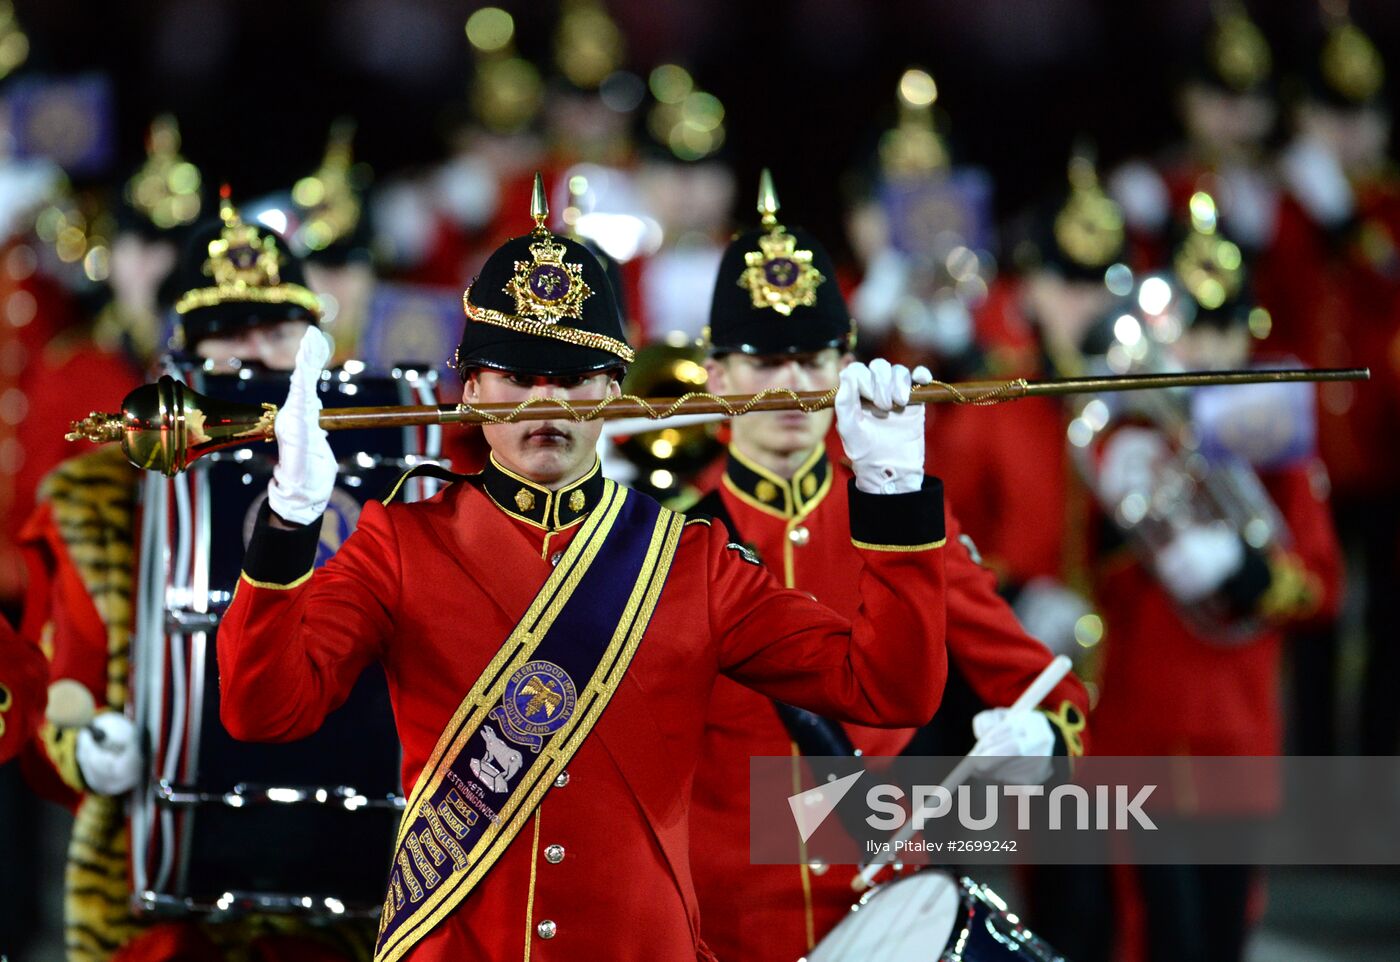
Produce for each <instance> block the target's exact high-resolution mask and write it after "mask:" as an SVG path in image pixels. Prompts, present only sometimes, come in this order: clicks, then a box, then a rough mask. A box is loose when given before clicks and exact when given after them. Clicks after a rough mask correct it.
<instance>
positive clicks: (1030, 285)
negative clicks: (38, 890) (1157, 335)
mask: <svg viewBox="0 0 1400 962" xmlns="http://www.w3.org/2000/svg"><path fill="white" fill-rule="evenodd" d="M1025 298H1026V309H1027V312H1028V313H1029V314H1030V316H1031V319H1032V320H1033V321H1034V322H1035V323H1036V324H1037V325H1038V326H1039V327H1040V330H1041V334H1042V335H1043V336H1044V338H1045V342H1046V345H1047V346H1048V347H1049V348H1050V349H1051V350H1052V351H1055V352H1066V351H1068V352H1072V353H1078V352H1079V351H1080V349H1081V345H1082V344H1083V343H1084V335H1085V334H1086V333H1088V330H1089V327H1090V325H1092V324H1093V323H1094V321H1095V320H1097V319H1098V318H1099V317H1101V316H1102V315H1103V314H1104V312H1106V311H1107V310H1108V309H1109V307H1111V306H1112V304H1113V294H1112V292H1111V291H1109V289H1108V288H1107V287H1106V286H1105V285H1104V284H1102V283H1098V282H1094V281H1081V280H1069V279H1068V278H1065V277H1061V276H1060V275H1059V274H1056V273H1054V272H1052V271H1036V272H1034V273H1033V274H1031V275H1030V276H1028V277H1027V278H1026V285H1025Z"/></svg>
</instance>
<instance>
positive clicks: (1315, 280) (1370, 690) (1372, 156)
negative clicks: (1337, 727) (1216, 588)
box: [1258, 4, 1400, 755]
mask: <svg viewBox="0 0 1400 962" xmlns="http://www.w3.org/2000/svg"><path fill="white" fill-rule="evenodd" d="M1324 9H1325V10H1327V11H1329V12H1328V13H1326V14H1325V15H1324V17H1323V23H1322V24H1321V25H1320V29H1319V31H1318V33H1317V35H1316V37H1315V42H1314V44H1313V45H1312V47H1311V48H1310V50H1309V56H1308V61H1307V63H1306V70H1305V75H1304V78H1303V81H1302V83H1301V85H1300V87H1301V93H1300V98H1299V100H1298V102H1297V104H1296V106H1295V108H1294V111H1293V127H1294V138H1293V140H1292V142H1291V143H1290V144H1289V146H1288V147H1287V148H1286V149H1285V150H1284V151H1283V153H1282V155H1281V157H1280V159H1279V168H1280V170H1281V172H1282V175H1283V180H1284V182H1285V184H1286V185H1287V188H1288V197H1287V201H1286V203H1285V205H1284V207H1283V210H1282V214H1281V218H1280V230H1279V238H1278V242H1277V244H1276V245H1275V248H1274V249H1273V250H1272V251H1271V252H1270V253H1269V256H1268V257H1266V258H1264V259H1263V260H1262V261H1261V263H1260V265H1259V271H1258V289H1259V297H1260V299H1261V301H1262V302H1263V303H1264V304H1265V306H1267V307H1268V308H1269V310H1270V313H1271V314H1272V316H1273V331H1272V334H1271V335H1270V337H1269V340H1268V342H1267V344H1268V346H1269V347H1270V348H1271V349H1272V350H1274V351H1277V352H1286V353H1290V354H1293V355H1295V356H1297V357H1298V358H1300V359H1301V360H1303V361H1304V362H1305V363H1307V364H1310V365H1316V366H1320V367H1352V366H1369V367H1370V368H1371V374H1372V380H1371V382H1370V383H1368V384H1365V385H1352V384H1324V385H1319V390H1318V397H1319V400H1320V405H1319V417H1320V422H1321V423H1320V429H1319V441H1320V446H1321V453H1322V457H1323V459H1324V461H1325V462H1326V464H1327V469H1328V473H1329V475H1330V477H1331V481H1332V485H1333V499H1334V504H1335V507H1336V512H1337V520H1338V524H1339V526H1340V527H1341V529H1342V533H1343V536H1344V538H1345V540H1346V541H1347V543H1348V552H1347V553H1348V557H1353V558H1356V559H1357V568H1356V571H1355V575H1356V576H1357V581H1358V582H1360V581H1363V580H1364V583H1365V584H1366V585H1367V590H1366V591H1365V594H1364V596H1365V598H1366V602H1365V609H1364V610H1365V614H1364V629H1365V635H1366V648H1367V651H1366V663H1367V664H1366V670H1365V671H1364V673H1363V677H1364V678H1365V682H1364V688H1363V695H1362V708H1361V737H1360V745H1359V750H1360V751H1361V752H1363V753H1364V754H1376V755H1389V754H1391V753H1393V752H1394V751H1395V749H1396V739H1397V737H1400V703H1397V701H1396V699H1395V698H1394V697H1392V696H1391V694H1390V693H1391V692H1393V691H1394V690H1395V686H1396V685H1397V684H1400V649H1397V647H1396V646H1395V645H1394V644H1393V641H1392V639H1393V636H1394V630H1395V625H1396V624H1397V623H1400V591H1397V590H1396V589H1397V586H1400V570H1397V562H1396V559H1397V546H1398V545H1400V505H1397V504H1396V499H1395V496H1394V495H1395V491H1396V489H1397V486H1400V454H1398V453H1397V451H1396V447H1395V444H1394V443H1393V439H1394V437H1395V435H1396V432H1397V431H1400V177H1397V175H1396V171H1395V167H1394V164H1393V162H1392V161H1391V160H1390V158H1389V156H1388V153H1387V151H1388V147H1389V144H1390V139H1391V103H1392V102H1391V100H1390V98H1389V97H1388V95H1387V92H1386V72H1385V63H1384V61H1383V59H1382V57H1381V53H1380V51H1379V50H1378V49H1377V47H1376V45H1375V44H1374V43H1373V42H1372V41H1371V39H1370V38H1369V37H1368V36H1367V35H1366V34H1365V33H1364V32H1363V31H1362V29H1361V28H1360V27H1359V26H1358V25H1357V24H1356V23H1355V22H1354V21H1352V20H1350V19H1348V18H1347V17H1346V16H1345V15H1344V14H1343V13H1342V12H1341V11H1342V10H1344V7H1340V8H1339V6H1338V5H1337V4H1324ZM1316 641H1317V643H1316V644H1314V645H1311V646H1309V647H1305V648H1303V649H1301V650H1300V651H1299V657H1300V659H1302V660H1301V661H1300V665H1299V669H1300V670H1299V671H1298V673H1297V677H1298V679H1299V682H1300V684H1302V685H1303V686H1304V689H1303V690H1302V691H1301V692H1300V693H1299V694H1300V701H1299V708H1300V710H1301V711H1302V712H1303V713H1305V715H1306V718H1307V720H1308V724H1307V725H1306V727H1305V729H1304V731H1303V733H1302V734H1303V738H1304V741H1303V742H1302V745H1303V747H1304V748H1305V749H1307V750H1308V752H1309V753H1310V754H1311V753H1327V752H1332V751H1336V750H1337V747H1338V746H1337V743H1336V740H1335V737H1334V736H1333V735H1331V734H1330V732H1331V728H1332V726H1333V724H1334V723H1333V721H1332V719H1333V718H1334V717H1335V708H1336V694H1335V686H1336V680H1337V674H1338V668H1337V654H1336V649H1335V641H1324V640H1322V639H1317V640H1316ZM1316 735H1321V736H1322V737H1314V736H1316Z"/></svg>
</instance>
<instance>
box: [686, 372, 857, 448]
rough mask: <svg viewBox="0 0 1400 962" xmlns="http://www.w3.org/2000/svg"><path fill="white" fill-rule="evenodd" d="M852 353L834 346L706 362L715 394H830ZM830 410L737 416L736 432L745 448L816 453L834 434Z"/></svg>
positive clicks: (738, 440) (734, 433) (740, 446)
mask: <svg viewBox="0 0 1400 962" xmlns="http://www.w3.org/2000/svg"><path fill="white" fill-rule="evenodd" d="M848 363H850V355H849V354H843V353H842V352H841V351H840V349H838V348H834V347H829V348H826V349H825V350H822V351H816V352H814V353H809V354H764V355H748V354H729V355H726V356H725V357H723V358H711V359H710V360H708V361H706V362H705V370H706V371H707V372H708V373H709V375H710V379H709V384H708V387H707V389H708V390H709V391H711V392H713V393H715V394H757V393H758V392H759V391H765V390H767V389H769V388H788V389H789V390H792V391H829V390H831V389H832V388H834V387H836V384H837V381H838V380H839V379H840V376H841V369H842V368H843V367H845V366H846V365H847V364H848ZM833 416H834V415H833V412H832V410H831V409H830V408H827V409H826V410H823V411H817V412H815V413H813V414H803V413H802V412H801V411H763V412H759V413H755V414H746V415H744V416H743V417H741V418H735V419H734V422H733V426H732V428H731V430H732V431H733V437H734V443H735V444H736V445H738V446H739V448H740V450H743V451H746V452H750V453H766V454H772V455H775V456H779V457H787V456H790V455H796V454H801V453H804V452H807V451H810V450H812V449H813V448H814V447H816V446H817V445H818V444H820V443H821V442H822V440H823V439H824V438H825V437H826V434H827V432H828V431H829V430H831V419H832V417H833Z"/></svg>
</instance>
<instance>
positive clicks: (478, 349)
mask: <svg viewBox="0 0 1400 962" xmlns="http://www.w3.org/2000/svg"><path fill="white" fill-rule="evenodd" d="M530 213H531V216H532V217H534V218H535V229H534V230H533V231H531V232H530V233H528V234H526V235H525V236H523V237H516V238H513V239H511V240H509V241H506V242H505V243H504V244H502V245H501V246H500V247H498V248H497V249H496V250H495V252H494V253H493V254H492V255H491V256H490V257H489V258H487V260H486V263H485V265H483V266H482V268H481V273H480V274H479V275H477V276H476V278H474V279H473V280H472V283H471V285H470V286H469V287H468V288H467V289H466V291H465V293H463V295H462V307H463V309H464V310H465V311H466V315H467V323H466V327H465V328H464V329H463V331H462V342H461V344H459V345H458V347H457V355H456V367H457V370H458V372H459V373H461V374H462V375H463V376H464V377H465V376H466V373H467V372H468V371H471V370H473V369H475V368H481V367H487V368H492V369H495V370H500V371H508V372H511V373H518V374H540V375H554V376H567V375H576V374H592V373H595V372H598V371H606V370H611V369H614V368H616V369H621V368H624V367H626V366H627V364H629V363H631V361H632V358H633V357H634V354H633V351H632V348H630V347H629V346H628V345H627V338H626V335H624V334H623V331H622V315H621V314H620V313H619V311H618V307H617V297H616V295H615V294H614V292H613V286H612V282H611V281H609V279H608V275H607V273H606V271H605V270H604V268H603V265H602V264H601V263H600V262H599V260H598V257H597V256H596V255H595V254H594V253H593V252H592V251H590V250H589V249H588V248H587V247H584V246H583V245H582V244H580V243H579V242H577V241H574V240H570V239H569V238H567V237H560V236H558V235H556V234H552V233H550V232H549V231H548V230H547V229H546V228H545V226H544V221H545V218H546V217H547V216H548V215H549V209H548V207H546V206H545V200H544V183H543V181H542V180H541V178H540V175H539V174H536V175H535V193H534V198H533V199H532V202H531V209H530Z"/></svg>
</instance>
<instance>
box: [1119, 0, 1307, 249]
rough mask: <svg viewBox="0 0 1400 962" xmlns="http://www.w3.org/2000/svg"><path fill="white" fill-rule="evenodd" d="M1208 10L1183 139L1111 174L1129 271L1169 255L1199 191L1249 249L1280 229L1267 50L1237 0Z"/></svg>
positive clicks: (1263, 245)
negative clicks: (1178, 224) (1181, 216)
mask: <svg viewBox="0 0 1400 962" xmlns="http://www.w3.org/2000/svg"><path fill="white" fill-rule="evenodd" d="M1210 8H1211V9H1210V20H1211V22H1210V25H1209V26H1208V27H1207V29H1206V30H1205V31H1203V32H1202V35H1201V36H1200V37H1199V39H1198V41H1197V45H1196V47H1195V49H1194V50H1193V51H1192V52H1191V54H1190V55H1189V57H1188V58H1184V59H1186V60H1187V63H1188V65H1189V66H1188V69H1187V70H1186V71H1185V72H1184V75H1183V76H1182V77H1181V79H1180V83H1179V85H1178V89H1177V114H1178V117H1179V119H1180V121H1181V126H1182V128H1183V132H1184V133H1185V135H1186V136H1185V139H1184V140H1183V141H1182V142H1181V143H1180V144H1179V145H1177V146H1176V147H1175V148H1173V149H1171V150H1169V151H1167V152H1166V153H1165V154H1164V155H1163V156H1162V157H1160V158H1158V159H1157V160H1156V161H1154V162H1151V163H1149V162H1147V161H1142V160H1137V161H1130V162H1129V163H1127V164H1124V165H1123V166H1122V167H1120V168H1119V169H1118V170H1116V171H1114V173H1113V174H1112V176H1110V177H1109V178H1108V184H1109V191H1110V193H1111V194H1112V196H1113V199H1114V200H1116V201H1117V202H1118V203H1120V204H1122V205H1123V212H1124V218H1125V220H1126V222H1127V226H1128V236H1129V253H1128V255H1127V256H1128V258H1129V262H1130V264H1131V265H1132V266H1133V267H1134V268H1136V269H1143V268H1148V267H1152V266H1154V265H1156V264H1159V263H1161V262H1162V261H1163V260H1164V259H1165V258H1166V257H1167V256H1168V255H1169V252H1170V247H1171V243H1172V232H1173V227H1174V224H1175V218H1176V212H1177V211H1180V210H1182V209H1184V208H1185V205H1186V202H1187V200H1188V199H1189V198H1190V196H1191V195H1192V194H1193V193H1195V192H1196V191H1198V190H1205V191H1209V192H1210V193H1211V194H1212V195H1213V196H1214V197H1215V198H1216V201H1217V203H1218V204H1219V206H1220V217H1221V220H1222V222H1223V223H1224V224H1225V225H1226V227H1227V228H1228V229H1229V230H1230V231H1231V233H1232V235H1233V236H1234V237H1235V240H1236V242H1238V244H1239V245H1240V246H1241V247H1242V248H1244V250H1245V251H1246V252H1247V253H1248V254H1250V255H1254V254H1257V253H1259V252H1261V251H1264V250H1267V249H1268V248H1269V246H1270V245H1271V244H1272V243H1273V241H1274V237H1275V233H1276V231H1277V228H1278V216H1279V200H1280V191H1279V185H1278V178H1277V175H1276V174H1275V172H1274V169H1273V166H1272V164H1270V163H1269V156H1268V150H1269V138H1270V137H1271V135H1272V134H1273V131H1274V126H1275V124H1276V123H1277V121H1278V103H1277V99H1276V98H1277V93H1276V90H1275V75H1276V72H1275V69H1274V58H1273V52H1272V51H1271V50H1270V48H1269V42H1268V39H1267V38H1266V37H1265V36H1264V34H1263V32H1262V31H1260V29H1259V27H1258V25H1257V24H1255V23H1254V21H1253V20H1251V19H1250V17H1249V11H1248V10H1247V9H1246V7H1245V5H1244V3H1243V2H1241V0H1222V2H1219V3H1212V4H1211V5H1210Z"/></svg>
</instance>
